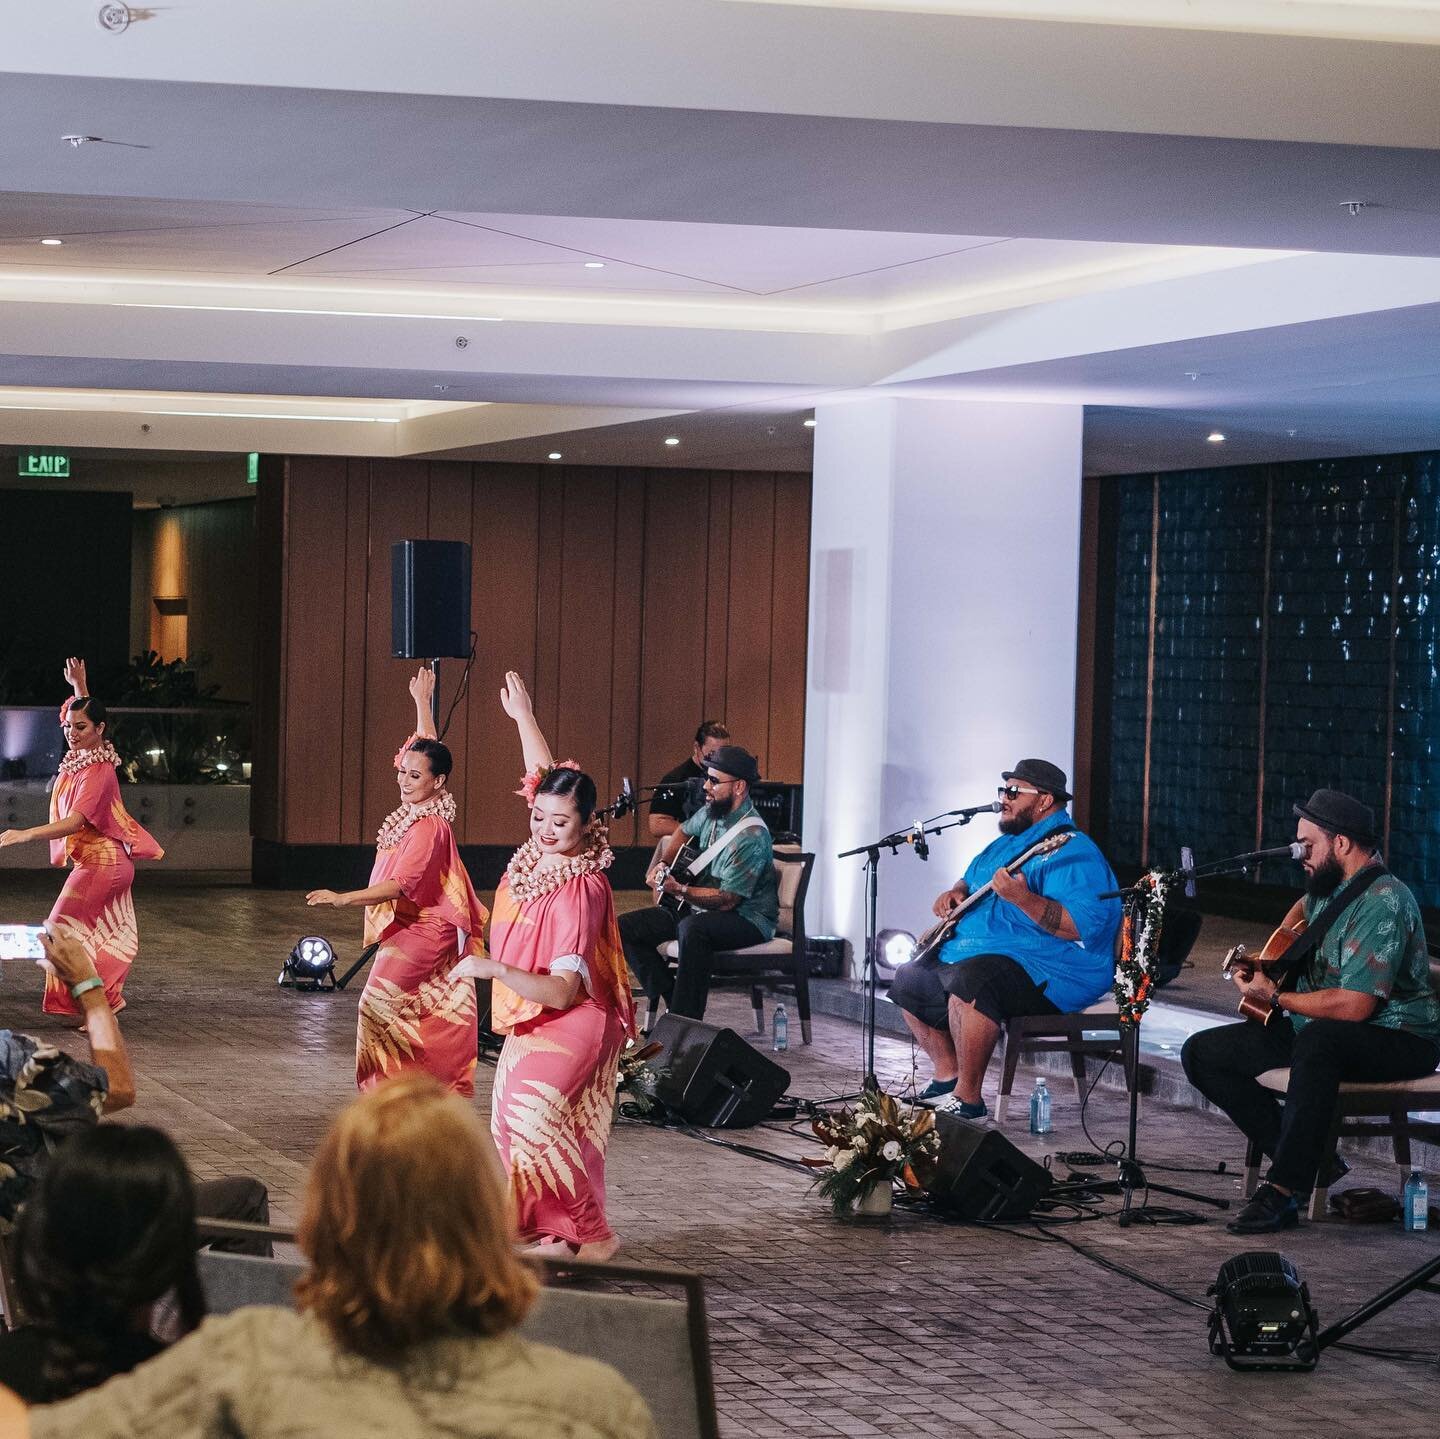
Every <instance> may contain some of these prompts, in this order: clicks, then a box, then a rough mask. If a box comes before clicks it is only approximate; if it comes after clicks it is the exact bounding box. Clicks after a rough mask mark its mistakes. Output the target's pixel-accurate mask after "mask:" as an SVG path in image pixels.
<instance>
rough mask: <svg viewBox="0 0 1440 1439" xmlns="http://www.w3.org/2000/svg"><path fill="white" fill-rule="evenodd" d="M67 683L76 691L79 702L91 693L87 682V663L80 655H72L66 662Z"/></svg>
mask: <svg viewBox="0 0 1440 1439" xmlns="http://www.w3.org/2000/svg"><path fill="white" fill-rule="evenodd" d="M65 683H66V684H67V685H69V686H70V688H71V689H72V690H74V691H75V698H76V699H77V700H83V699H84V698H85V696H86V695H88V694H89V693H90V689H89V686H88V685H87V683H86V680H85V661H84V660H82V659H81V658H80V657H79V655H71V656H70V658H69V659H67V660H66V661H65Z"/></svg>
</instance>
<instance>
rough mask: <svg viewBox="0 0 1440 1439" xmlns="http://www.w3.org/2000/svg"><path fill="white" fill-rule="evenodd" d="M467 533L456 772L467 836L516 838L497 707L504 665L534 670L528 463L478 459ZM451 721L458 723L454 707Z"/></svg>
mask: <svg viewBox="0 0 1440 1439" xmlns="http://www.w3.org/2000/svg"><path fill="white" fill-rule="evenodd" d="M472 526H473V528H472V531H471V540H470V546H471V549H470V559H471V575H472V577H471V587H472V591H473V594H474V606H473V608H472V610H471V613H472V615H473V616H474V624H475V630H476V633H477V635H478V642H477V644H476V649H475V668H474V671H473V672H472V673H471V676H470V698H469V700H468V701H467V702H466V703H465V705H464V706H463V708H464V709H465V710H466V711H467V713H466V715H465V725H466V733H467V735H468V753H469V756H470V763H469V766H468V768H467V770H466V772H465V773H464V774H462V775H460V776H458V777H457V784H458V786H459V790H460V792H461V793H462V794H463V797H464V805H465V807H464V811H463V813H464V817H465V830H464V833H465V837H466V839H467V840H468V841H469V843H471V844H507V843H519V841H520V840H522V839H523V838H524V837H525V808H524V806H523V805H522V804H521V802H520V801H519V800H518V799H517V798H516V797H515V796H514V795H513V794H512V793H511V791H512V790H514V788H515V786H516V784H517V783H518V781H519V777H520V769H521V765H520V746H519V744H518V743H517V741H516V738H515V728H514V726H513V725H512V724H511V723H510V720H509V719H508V717H507V716H506V714H505V712H504V711H503V710H502V709H501V708H500V700H499V694H500V686H501V684H502V683H503V682H504V679H505V671H506V670H507V669H518V670H519V671H520V672H521V673H522V674H524V676H525V677H526V679H527V680H533V678H534V675H535V635H536V630H537V625H538V616H537V608H536V595H537V593H538V589H537V573H538V563H539V544H540V477H539V471H538V470H537V468H536V467H535V466H533V465H484V466H480V465H477V466H476V467H475V484H474V509H473V515H472ZM456 723H457V724H458V723H460V717H459V714H458V712H457V716H456Z"/></svg>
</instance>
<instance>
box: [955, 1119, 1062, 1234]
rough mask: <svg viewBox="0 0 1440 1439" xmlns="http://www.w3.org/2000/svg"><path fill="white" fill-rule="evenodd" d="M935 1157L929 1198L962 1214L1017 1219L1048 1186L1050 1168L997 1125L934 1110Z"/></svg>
mask: <svg viewBox="0 0 1440 1439" xmlns="http://www.w3.org/2000/svg"><path fill="white" fill-rule="evenodd" d="M935 1123H936V1127H937V1128H938V1130H939V1132H940V1157H939V1159H938V1160H937V1161H936V1166H935V1177H934V1179H933V1180H932V1182H931V1184H930V1198H931V1200H932V1201H933V1202H934V1203H935V1204H937V1205H938V1206H940V1207H941V1208H942V1209H946V1210H949V1211H950V1212H951V1213H952V1214H956V1215H958V1216H959V1217H960V1218H962V1219H1023V1218H1024V1217H1025V1216H1026V1215H1027V1214H1029V1213H1030V1211H1031V1210H1032V1209H1034V1208H1035V1205H1036V1204H1037V1203H1038V1202H1039V1200H1040V1198H1041V1196H1042V1195H1044V1193H1045V1191H1046V1190H1047V1189H1049V1188H1050V1171H1049V1170H1048V1169H1046V1168H1045V1167H1044V1166H1043V1165H1040V1164H1036V1162H1035V1161H1034V1160H1033V1159H1031V1158H1030V1156H1029V1155H1027V1154H1022V1153H1021V1152H1020V1150H1018V1149H1016V1147H1015V1146H1014V1145H1013V1144H1011V1143H1010V1141H1009V1140H1008V1139H1006V1138H1005V1136H1004V1135H1003V1134H1001V1133H1000V1131H999V1130H998V1129H991V1128H989V1127H988V1126H987V1125H984V1124H976V1123H974V1122H973V1121H971V1120H968V1119H961V1118H960V1117H959V1116H958V1115H954V1114H945V1113H943V1112H942V1113H938V1114H936V1116H935Z"/></svg>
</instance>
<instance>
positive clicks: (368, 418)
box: [0, 404, 400, 425]
mask: <svg viewBox="0 0 1440 1439" xmlns="http://www.w3.org/2000/svg"><path fill="white" fill-rule="evenodd" d="M0 410H44V411H46V412H48V413H54V414H81V413H84V412H85V411H84V407H83V406H81V405H6V404H0ZM108 413H111V414H115V415H174V416H178V417H179V418H181V419H189V420H324V421H326V422H327V423H336V422H338V423H340V424H346V425H398V424H399V423H400V421H399V420H398V419H394V420H392V419H386V418H383V417H381V416H378V415H277V414H268V413H265V412H262V411H257V410H113V411H109V412H108Z"/></svg>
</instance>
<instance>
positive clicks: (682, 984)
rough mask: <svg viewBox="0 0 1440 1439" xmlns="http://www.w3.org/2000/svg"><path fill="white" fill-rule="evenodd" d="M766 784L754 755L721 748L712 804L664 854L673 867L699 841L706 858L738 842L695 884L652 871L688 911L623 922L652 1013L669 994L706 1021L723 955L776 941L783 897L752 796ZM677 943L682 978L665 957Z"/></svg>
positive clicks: (709, 780)
mask: <svg viewBox="0 0 1440 1439" xmlns="http://www.w3.org/2000/svg"><path fill="white" fill-rule="evenodd" d="M759 781H760V767H759V765H757V764H756V762H755V757H754V756H753V755H752V754H750V753H749V752H748V751H746V750H744V749H741V747H740V746H739V745H733V744H731V745H723V746H722V747H721V748H720V749H718V750H716V751H715V753H714V754H713V755H711V756H710V759H709V762H708V763H707V764H706V766H705V800H706V804H705V807H704V808H703V809H701V810H699V811H697V812H696V813H695V814H693V815H691V816H690V818H689V819H687V820H686V821H685V823H684V824H683V825H682V826H681V827H680V829H679V830H677V831H676V832H675V833H674V834H672V835H670V836H669V837H668V838H667V839H666V840H665V841H664V842H663V844H662V846H661V848H660V849H659V850H658V851H657V855H658V856H659V859H660V862H661V863H662V864H668V863H669V861H670V860H672V859H673V858H674V857H675V855H676V854H677V853H678V852H679V850H680V847H681V845H682V844H684V842H685V841H686V840H693V841H694V842H695V844H696V845H697V847H698V848H699V851H700V858H702V859H703V858H704V856H705V852H706V851H707V850H709V849H710V848H711V846H713V845H717V844H719V843H720V841H721V840H723V839H724V838H725V836H726V835H733V836H734V837H733V838H732V839H730V840H729V841H728V842H727V843H726V844H725V846H724V848H723V849H721V850H720V851H719V852H718V853H717V854H716V855H715V856H714V858H713V859H712V860H711V861H710V862H709V863H708V864H707V865H706V866H705V868H704V870H703V871H702V872H701V873H699V874H697V875H696V876H695V878H694V880H693V881H690V882H688V883H683V882H681V881H680V880H677V879H676V878H675V877H674V876H673V875H670V874H665V875H664V876H663V879H661V882H660V883H659V884H658V885H657V878H660V876H659V874H658V868H657V869H652V870H651V872H650V874H649V875H648V876H647V878H648V879H649V882H650V885H651V887H652V888H658V889H660V890H661V891H662V892H663V893H664V894H665V895H668V896H673V897H674V898H675V899H676V900H678V901H679V902H680V903H681V905H682V906H683V909H682V912H681V913H680V914H676V913H673V912H672V911H671V910H670V909H666V908H660V907H656V908H654V909H637V910H631V911H630V913H629V914H625V915H621V917H620V939H621V942H622V943H623V944H624V946H625V958H626V960H627V961H628V962H629V964H630V968H631V969H632V970H634V971H635V974H636V976H637V978H639V980H640V982H641V983H642V984H643V985H644V986H645V992H646V994H647V995H648V996H649V999H650V1007H651V1013H652V1015H653V1013H654V1007H655V1003H656V1000H657V998H658V997H663V998H664V999H665V1001H666V1003H667V1005H668V1007H669V1009H670V1011H671V1013H672V1014H683V1015H686V1016H688V1017H689V1018H691V1019H703V1018H704V1017H705V1004H706V1001H707V1000H708V998H709V996H710V977H711V975H712V974H713V973H714V969H715V956H716V955H717V954H722V953H724V952H725V951H727V950H733V949H746V948H748V947H749V946H750V945H752V944H764V943H765V942H766V940H770V939H774V938H775V926H776V924H777V923H778V921H779V918H780V897H779V890H778V885H777V881H776V878H775V864H774V848H773V845H772V842H771V839H770V831H769V829H768V828H767V827H766V825H765V821H764V820H762V819H761V818H760V816H759V815H758V814H757V813H756V811H755V804H754V801H753V800H752V799H751V798H750V786H751V785H752V784H758V783H759ZM672 939H676V940H678V941H679V944H680V956H679V959H678V960H677V961H676V965H675V972H674V974H671V972H670V962H669V961H668V960H667V959H666V958H665V956H664V955H662V954H661V953H660V946H661V945H662V944H665V943H666V942H667V941H669V940H672Z"/></svg>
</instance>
